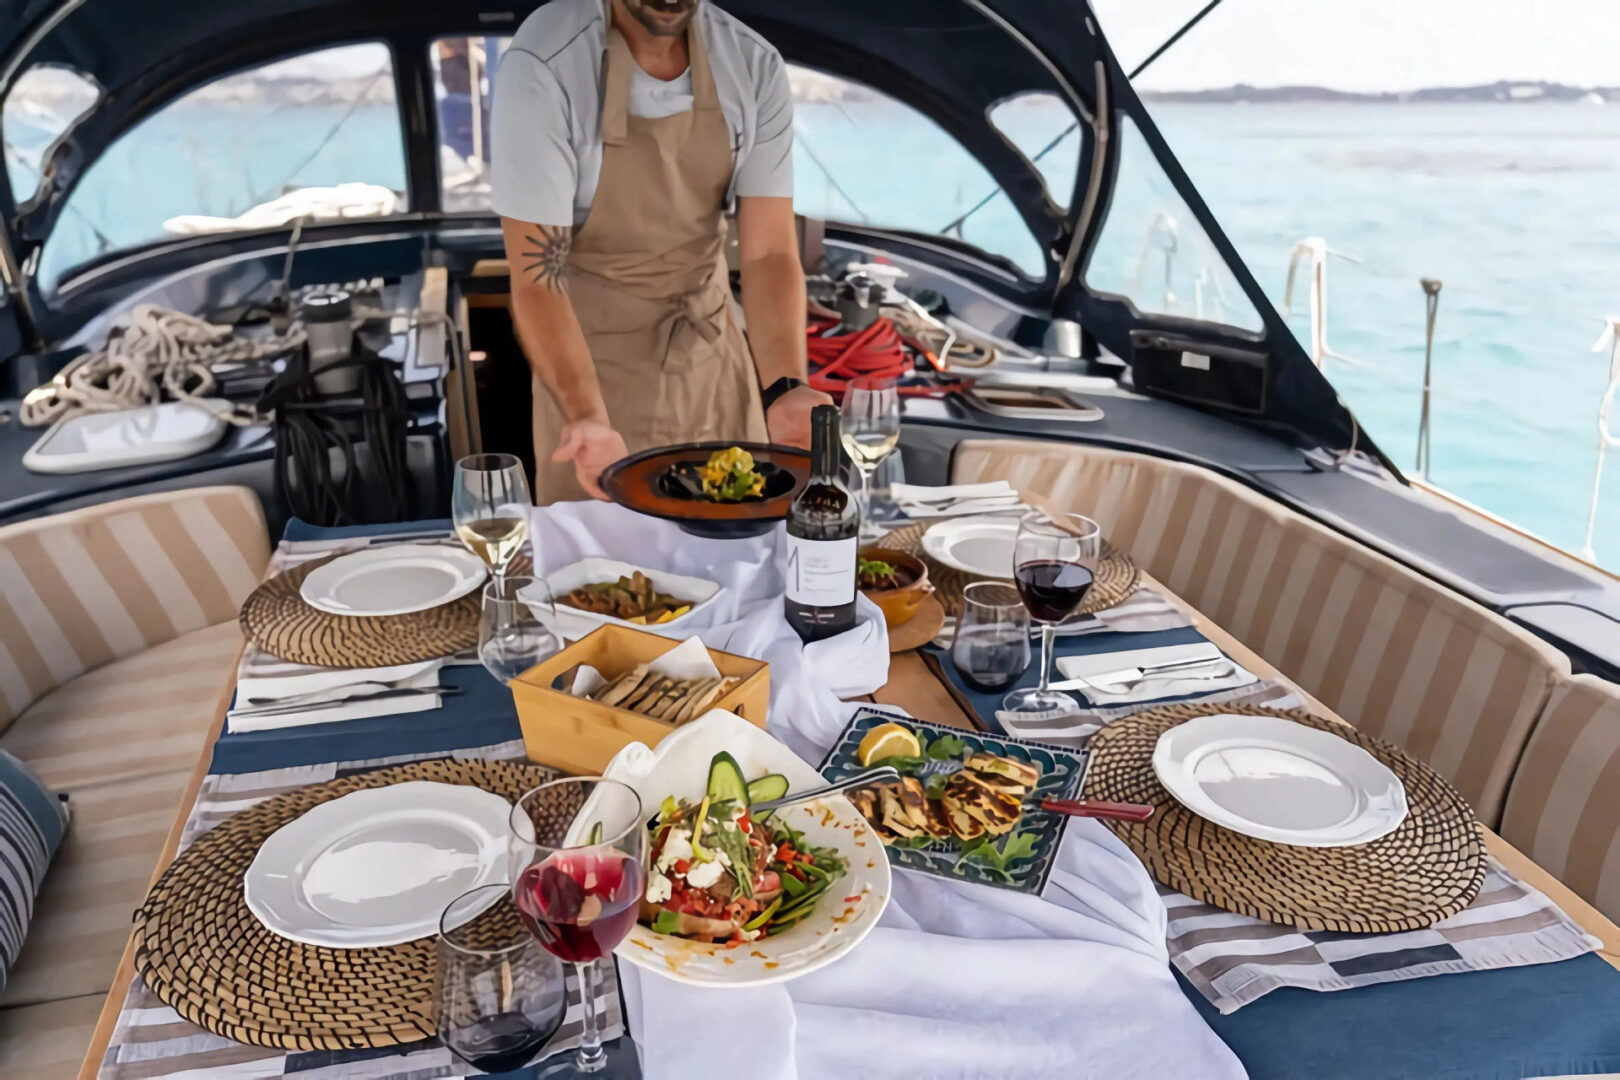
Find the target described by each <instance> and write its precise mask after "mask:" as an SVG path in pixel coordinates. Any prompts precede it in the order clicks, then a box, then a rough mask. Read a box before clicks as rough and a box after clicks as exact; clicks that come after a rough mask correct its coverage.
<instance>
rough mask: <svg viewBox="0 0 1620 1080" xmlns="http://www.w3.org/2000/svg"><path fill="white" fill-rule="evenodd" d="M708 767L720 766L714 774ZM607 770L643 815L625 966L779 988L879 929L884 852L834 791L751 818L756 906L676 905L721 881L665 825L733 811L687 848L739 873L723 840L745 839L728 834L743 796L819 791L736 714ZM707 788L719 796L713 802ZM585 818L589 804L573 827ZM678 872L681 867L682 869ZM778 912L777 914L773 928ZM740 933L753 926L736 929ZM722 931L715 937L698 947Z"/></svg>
mask: <svg viewBox="0 0 1620 1080" xmlns="http://www.w3.org/2000/svg"><path fill="white" fill-rule="evenodd" d="M726 762H729V764H725V763H726ZM717 763H721V767H720V768H719V771H718V772H717ZM604 774H605V775H606V776H608V777H609V778H611V779H614V780H619V781H622V782H623V783H625V784H628V785H629V786H631V787H632V788H634V789H635V790H636V792H637V794H639V795H640V796H641V800H642V805H643V807H644V808H645V810H646V812H647V814H648V816H649V844H648V857H649V862H650V863H651V864H652V865H651V866H650V867H649V873H648V883H649V887H648V896H649V897H650V900H649V903H648V904H645V905H644V906H643V909H642V921H640V922H638V923H637V925H636V926H635V928H634V929H632V930H631V931H630V934H629V936H628V937H626V938H625V940H624V941H623V942H622V943H621V944H620V945H619V947H618V949H617V950H616V955H617V956H618V957H619V958H620V959H622V960H627V961H629V962H630V963H632V964H635V965H637V966H638V967H643V968H646V969H648V970H649V971H655V972H657V973H658V974H660V975H662V976H664V977H665V978H670V979H674V980H675V981H677V982H682V983H687V984H689V985H693V986H717V987H736V986H758V985H762V984H765V983H775V982H783V981H785V980H788V979H793V978H796V977H798V976H800V975H804V974H807V973H809V972H811V971H815V970H816V969H817V968H820V967H823V966H825V965H827V964H830V963H832V962H833V961H834V960H836V959H838V958H839V957H840V956H843V955H844V954H845V953H847V952H849V951H850V950H851V949H853V948H855V946H856V945H857V944H859V943H860V941H861V939H862V938H864V937H865V936H866V935H867V933H868V932H869V931H870V930H871V929H872V927H874V926H876V925H877V921H878V919H879V917H880V916H881V915H882V914H883V909H884V907H885V906H887V904H888V902H889V894H890V871H889V863H888V860H887V859H885V858H884V857H883V854H882V851H883V845H882V843H881V842H880V841H879V840H878V839H877V836H876V835H875V834H874V833H873V831H872V828H871V826H869V825H868V824H867V822H866V820H865V819H864V818H862V817H861V815H860V813H859V812H857V811H856V809H855V807H854V806H853V805H851V804H850V802H849V800H848V799H845V798H844V797H843V796H841V795H835V796H832V797H828V798H822V799H817V800H815V801H813V802H808V803H800V804H796V805H793V806H788V807H785V808H782V809H780V810H777V811H775V812H773V813H771V814H769V815H766V816H764V817H762V819H761V820H760V821H758V822H753V821H748V825H749V830H750V835H751V836H753V837H755V840H754V843H753V848H754V851H755V853H756V854H757V855H758V859H757V861H756V865H761V866H762V871H761V872H760V873H757V874H755V875H753V882H752V885H753V891H754V892H755V900H754V902H753V903H751V904H749V905H746V906H745V907H743V910H741V911H738V912H735V913H734V912H732V911H730V910H722V908H723V907H731V906H735V905H722V906H719V907H717V906H714V905H711V904H698V905H694V904H691V903H683V902H682V900H683V899H697V900H699V901H702V900H705V899H707V898H706V897H703V896H696V897H694V896H693V894H694V893H701V892H703V891H705V890H709V891H714V890H715V887H716V886H717V885H719V884H720V883H719V882H718V881H716V882H712V883H711V882H710V879H709V874H712V873H713V871H712V870H710V871H707V872H704V871H700V870H698V869H697V867H698V864H699V861H700V860H699V859H698V858H697V857H695V856H688V855H687V854H686V850H685V849H686V848H688V847H692V846H694V845H693V843H692V837H691V835H690V831H689V829H688V831H687V835H685V836H681V837H677V836H674V835H671V828H672V825H674V824H677V823H682V822H690V821H691V820H693V819H694V817H695V815H696V813H697V812H698V811H705V812H706V808H705V807H704V804H705V803H708V804H709V805H710V806H711V807H713V806H715V805H717V804H722V806H723V807H729V809H724V808H722V809H721V810H719V811H717V813H716V814H715V815H714V816H715V817H717V818H718V819H719V820H718V822H717V823H716V824H714V825H711V826H710V828H709V831H708V833H707V836H706V838H703V839H700V840H699V842H698V844H697V845H695V846H697V847H699V848H700V849H701V848H705V847H706V848H708V849H710V850H722V851H724V850H730V851H731V854H732V855H734V856H735V858H734V859H728V860H727V864H728V865H737V864H739V863H740V862H741V860H742V859H743V858H744V857H745V856H744V855H743V854H742V852H743V851H744V850H746V849H743V848H737V847H730V846H729V843H730V842H739V843H740V842H743V841H742V840H741V838H740V837H739V835H738V833H737V832H736V831H735V830H734V829H733V828H732V827H733V826H740V824H741V822H742V821H745V820H747V819H746V817H744V816H740V815H741V814H745V812H744V811H742V809H741V808H742V805H743V802H744V801H745V800H746V799H747V797H748V796H746V795H745V794H744V792H746V791H747V790H748V789H750V788H752V789H753V791H754V792H755V794H756V796H758V797H757V798H756V799H755V800H754V801H759V802H764V801H765V796H767V795H769V796H771V797H775V795H776V792H777V791H785V792H786V793H792V792H794V791H807V790H809V789H812V788H817V787H820V786H822V784H823V780H822V778H821V776H820V774H818V773H817V772H816V770H815V769H814V768H813V767H812V766H811V765H809V764H808V763H807V762H805V761H804V760H803V759H802V758H800V757H799V756H798V755H797V754H795V753H794V752H793V751H792V750H790V749H788V748H787V746H785V745H783V744H782V743H780V742H778V741H777V740H776V739H775V738H773V737H772V736H770V735H768V734H766V733H765V732H764V731H763V730H761V729H760V728H757V727H755V726H754V725H752V724H750V723H749V722H748V721H746V720H744V719H743V718H742V717H740V716H737V715H736V714H734V713H729V712H725V711H724V710H718V709H717V710H714V711H712V712H710V713H708V714H707V715H705V716H703V717H701V718H700V719H698V720H695V721H693V722H692V723H690V724H687V725H685V726H683V727H681V728H678V729H676V730H675V731H674V732H672V733H671V734H669V735H667V736H666V737H665V738H664V739H663V740H662V741H660V742H659V744H658V747H657V749H656V750H653V749H649V748H648V747H647V746H645V745H643V744H641V743H631V744H630V745H628V746H626V747H625V748H624V749H623V750H621V751H619V753H618V754H616V755H615V756H614V758H613V760H612V761H610V762H609V763H608V766H607V768H606V769H605V770H604ZM721 774H724V776H725V777H727V778H732V779H733V783H732V784H731V786H730V787H729V788H727V789H725V790H722V786H723V785H721V781H720V780H717V779H714V777H716V776H720V775H721ZM711 789H712V790H713V791H714V792H715V793H716V794H718V795H721V796H723V797H722V798H711V797H710V793H711ZM589 816H590V804H589V803H587V804H586V806H585V808H584V809H583V810H582V811H581V814H580V819H579V820H581V821H585V820H589ZM717 825H718V826H719V827H716V826H717ZM728 835H729V837H730V841H728V839H727V836H728ZM676 847H679V848H680V850H679V851H676V850H675V848H676ZM788 850H796V851H798V852H800V853H802V854H803V855H804V856H805V861H809V862H812V863H813V866H812V867H811V868H805V867H804V863H803V862H797V863H795V861H794V860H791V859H790V860H789V862H788V864H787V865H789V866H794V867H795V870H796V872H797V875H798V876H797V877H796V878H795V881H794V883H793V885H791V886H789V885H787V884H786V883H785V882H784V881H783V880H782V879H783V878H784V877H786V876H787V875H786V874H785V873H783V872H781V871H783V870H784V867H783V865H782V864H781V863H780V861H779V856H780V853H782V852H785V851H788ZM772 852H776V853H778V854H772ZM666 856H667V857H666ZM677 856H678V857H677ZM660 862H662V863H663V864H664V865H663V866H662V867H660V865H659V864H660ZM682 864H685V866H686V869H684V870H683V869H678V867H680V866H681V865H682ZM708 865H709V866H713V865H715V864H713V863H710V864H708ZM688 878H690V880H688ZM660 879H662V880H660ZM740 892H741V890H740V889H739V893H740ZM767 898H768V899H767ZM760 905H763V906H762V907H761V906H760ZM773 905H774V906H773ZM676 907H679V908H681V909H682V910H680V911H676V910H675V908H676ZM755 907H759V911H757V912H755V911H754V910H753V909H754V908H755ZM660 912H668V914H665V915H660V914H659V913H660ZM700 912H701V914H700ZM776 912H783V913H786V914H785V915H784V916H783V917H782V918H780V919H777V918H776V917H775V913H776ZM721 923H724V924H725V925H720V924H721ZM749 924H752V925H753V927H754V929H744V926H746V925H749ZM655 927H658V929H655ZM722 933H724V935H725V937H724V940H706V939H710V938H719V937H721V935H722Z"/></svg>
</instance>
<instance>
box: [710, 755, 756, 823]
mask: <svg viewBox="0 0 1620 1080" xmlns="http://www.w3.org/2000/svg"><path fill="white" fill-rule="evenodd" d="M709 799H710V801H712V802H720V801H721V800H723V799H729V800H731V801H732V802H735V803H738V804H739V805H741V806H742V808H743V809H744V810H746V809H748V806H749V803H748V782H747V781H745V780H744V779H743V774H742V769H741V768H740V767H739V766H738V765H737V760H736V759H735V758H733V757H732V756H731V755H730V754H728V753H726V752H725V751H724V750H722V751H720V752H719V753H718V754H716V755H714V760H712V761H710V762H709Z"/></svg>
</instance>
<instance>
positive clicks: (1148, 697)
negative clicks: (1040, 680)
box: [1057, 642, 1257, 706]
mask: <svg viewBox="0 0 1620 1080" xmlns="http://www.w3.org/2000/svg"><path fill="white" fill-rule="evenodd" d="M1199 657H1208V660H1209V662H1208V663H1206V664H1200V665H1198V666H1197V667H1186V668H1177V669H1176V670H1174V671H1167V672H1164V673H1163V674H1154V673H1153V672H1151V671H1148V672H1146V676H1147V677H1146V678H1144V679H1143V680H1142V681H1141V682H1139V683H1136V684H1134V685H1132V686H1130V687H1129V689H1127V690H1126V691H1125V692H1124V693H1119V694H1114V693H1109V692H1107V691H1104V690H1099V689H1095V688H1091V687H1088V688H1086V689H1082V690H1075V691H1071V692H1072V693H1077V694H1080V695H1082V696H1083V697H1084V698H1085V699H1086V700H1087V701H1089V702H1090V703H1091V704H1093V705H1097V706H1109V705H1125V704H1130V703H1132V702H1140V701H1157V700H1158V699H1160V698H1167V697H1182V696H1185V695H1187V694H1213V693H1215V692H1216V691H1217V690H1231V689H1234V688H1235V687H1239V686H1248V685H1249V684H1250V683H1252V682H1255V681H1257V677H1256V676H1255V675H1254V674H1252V673H1251V672H1249V671H1246V670H1244V669H1243V668H1241V667H1239V666H1238V665H1237V664H1236V663H1234V662H1233V661H1231V660H1229V659H1228V658H1227V657H1226V656H1225V655H1224V654H1223V653H1222V652H1221V651H1220V649H1218V648H1216V647H1215V646H1214V645H1211V644H1210V643H1209V642H1197V643H1195V644H1191V645H1165V646H1161V647H1159V648H1155V649H1132V650H1129V651H1127V652H1111V653H1094V654H1092V655H1089V656H1062V657H1059V658H1058V661H1057V669H1058V671H1059V672H1061V673H1062V675H1063V677H1064V678H1065V679H1086V678H1091V677H1093V676H1097V675H1105V674H1108V673H1109V672H1114V671H1119V670H1120V669H1122V668H1142V669H1144V671H1145V670H1146V669H1147V668H1150V667H1152V666H1153V665H1155V664H1176V663H1181V662H1182V661H1184V660H1193V659H1196V658H1199Z"/></svg>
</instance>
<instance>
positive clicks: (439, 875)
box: [242, 780, 511, 949]
mask: <svg viewBox="0 0 1620 1080" xmlns="http://www.w3.org/2000/svg"><path fill="white" fill-rule="evenodd" d="M510 812H511V804H509V803H508V802H507V801H506V800H505V799H503V798H501V797H500V796H499V795H496V794H494V793H492V792H488V791H484V790H482V789H480V788H475V787H468V786H465V785H460V784H439V783H432V782H429V781H425V780H413V781H409V782H407V783H403V784H394V785H392V786H390V787H383V788H369V789H367V790H365V791H356V792H352V793H350V794H348V795H344V796H342V797H341V798H337V799H333V800H332V801H331V802H326V803H322V804H321V805H319V806H317V807H315V808H314V809H313V810H310V811H309V812H308V813H306V814H304V815H303V816H302V817H300V818H297V819H296V820H293V821H289V822H288V823H287V824H285V825H283V826H282V827H281V828H279V829H277V830H276V831H275V832H274V833H272V834H271V835H270V838H269V839H268V840H266V841H265V842H264V845H263V846H262V847H260V848H259V853H258V854H257V855H256V856H254V859H253V863H252V865H251V866H249V867H248V869H247V874H246V876H245V877H244V878H243V881H242V891H243V894H244V896H245V898H246V900H247V906H248V910H250V911H252V912H253V914H254V915H256V916H257V917H258V919H259V921H260V922H262V923H263V924H264V925H265V926H266V927H268V928H269V929H270V930H271V931H272V932H274V933H277V934H280V935H281V936H282V937H285V938H291V939H292V940H293V941H299V942H303V943H304V944H306V945H325V946H329V947H331V948H335V949H359V948H373V947H377V946H381V945H400V944H403V943H405V942H407V941H415V940H417V939H418V938H424V937H428V936H430V935H432V934H435V933H437V932H438V929H439V916H440V915H442V914H443V913H444V909H445V908H446V907H447V906H449V904H450V901H452V900H454V899H455V898H456V897H458V896H460V895H461V894H462V893H464V892H468V891H469V890H472V889H476V888H478V887H479V886H481V885H491V884H497V883H499V882H502V881H505V880H506V851H507V843H506V834H507V829H508V826H507V815H508V814H509V813H510ZM476 914H477V912H475V911H469V912H468V917H469V918H471V917H472V916H473V915H476Z"/></svg>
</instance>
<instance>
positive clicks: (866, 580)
mask: <svg viewBox="0 0 1620 1080" xmlns="http://www.w3.org/2000/svg"><path fill="white" fill-rule="evenodd" d="M916 580H917V575H916V574H915V573H913V572H912V570H911V567H909V566H896V565H895V564H894V563H891V562H885V561H884V560H882V559H866V558H862V559H859V560H857V561H856V563H855V583H856V585H857V586H859V587H860V588H861V589H862V590H863V591H867V592H880V591H883V590H885V589H903V588H905V587H906V586H907V585H910V584H911V583H912V582H913V581H916Z"/></svg>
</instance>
